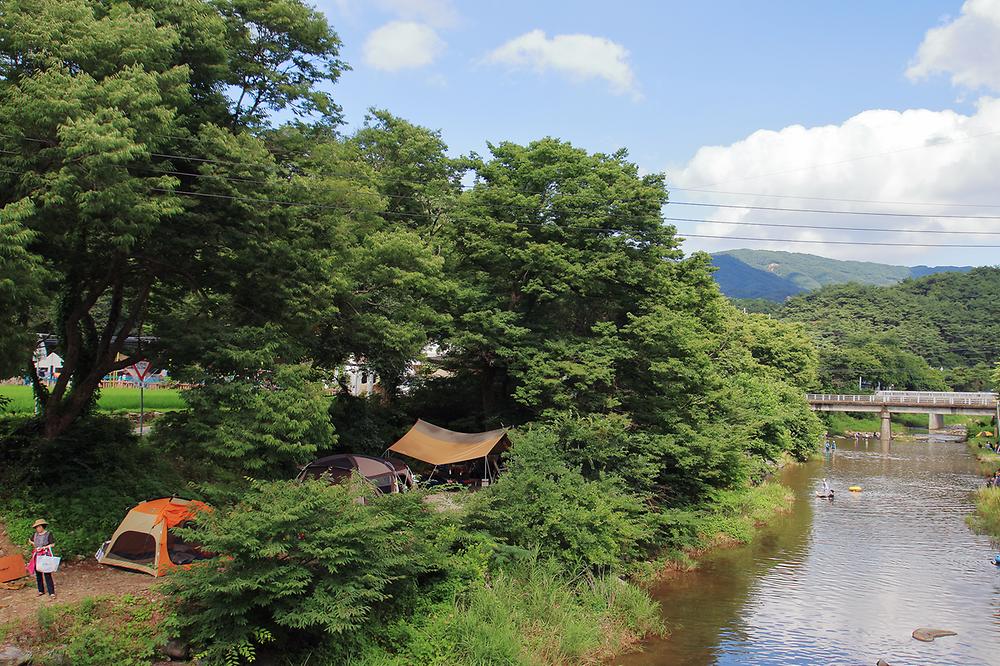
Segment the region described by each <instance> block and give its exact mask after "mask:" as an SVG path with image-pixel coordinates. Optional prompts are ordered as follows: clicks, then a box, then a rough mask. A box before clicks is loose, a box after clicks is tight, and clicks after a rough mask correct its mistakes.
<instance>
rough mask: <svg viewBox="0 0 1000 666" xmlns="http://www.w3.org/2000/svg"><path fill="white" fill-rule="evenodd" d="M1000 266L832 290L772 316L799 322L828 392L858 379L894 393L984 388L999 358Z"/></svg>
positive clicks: (811, 295) (793, 300) (796, 302)
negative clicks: (815, 350)
mask: <svg viewBox="0 0 1000 666" xmlns="http://www.w3.org/2000/svg"><path fill="white" fill-rule="evenodd" d="M998 302H1000V268H989V267H986V268H975V269H972V270H971V271H969V272H968V273H938V274H934V275H928V276H926V277H922V278H919V279H908V280H904V281H903V282H902V283H900V284H898V285H893V286H888V287H878V286H872V285H859V284H843V285H831V286H827V287H824V288H822V289H819V290H817V291H815V292H812V293H809V294H802V295H799V296H795V297H793V298H790V299H789V300H788V301H787V302H786V303H785V304H784V306H783V307H782V308H781V309H780V310H778V312H777V313H776V316H778V317H781V318H785V319H788V320H793V321H798V322H802V323H804V324H805V325H806V326H807V327H808V328H809V329H810V330H811V331H812V332H813V335H814V337H815V339H816V341H817V345H818V347H819V350H820V359H821V368H820V372H821V378H822V381H823V382H824V383H825V384H826V385H827V386H829V387H847V386H857V383H858V378H859V377H861V378H862V381H863V382H871V383H872V384H874V385H876V386H877V385H879V384H881V385H882V386H887V385H893V386H895V387H896V388H912V389H943V388H954V389H956V390H983V389H986V388H989V386H990V381H989V375H990V370H991V367H992V365H993V364H994V363H996V361H997V359H998V358H1000V321H998V320H997V317H996V313H997V311H998V306H997V304H998Z"/></svg>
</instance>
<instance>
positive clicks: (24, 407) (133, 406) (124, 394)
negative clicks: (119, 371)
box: [0, 385, 185, 414]
mask: <svg viewBox="0 0 1000 666" xmlns="http://www.w3.org/2000/svg"><path fill="white" fill-rule="evenodd" d="M0 396H3V397H5V398H10V399H11V402H10V404H8V405H7V407H6V408H5V409H4V410H2V411H5V412H6V413H8V414H10V413H14V414H30V413H31V412H33V411H34V409H35V406H34V399H33V397H32V395H31V387H30V386H6V385H3V386H0ZM144 403H145V408H146V411H149V412H170V411H176V410H178V409H184V407H185V405H184V400H183V399H182V398H181V392H180V391H179V390H178V389H169V388H158V389H148V388H147V389H146V390H145V396H144ZM97 408H98V410H99V411H102V412H138V411H139V389H137V388H106V389H101V399H100V401H99V402H98V403H97Z"/></svg>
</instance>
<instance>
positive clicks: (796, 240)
mask: <svg viewBox="0 0 1000 666" xmlns="http://www.w3.org/2000/svg"><path fill="white" fill-rule="evenodd" d="M664 219H669V218H664ZM677 235H678V236H680V237H681V238H714V239H716V240H741V241H758V242H762V243H809V244H812V245H867V246H874V247H964V248H969V249H1000V245H978V244H976V245H969V244H958V243H877V242H874V241H837V240H806V239H803V238H760V237H752V236H713V235H711V234H688V233H684V232H680V231H678V232H677Z"/></svg>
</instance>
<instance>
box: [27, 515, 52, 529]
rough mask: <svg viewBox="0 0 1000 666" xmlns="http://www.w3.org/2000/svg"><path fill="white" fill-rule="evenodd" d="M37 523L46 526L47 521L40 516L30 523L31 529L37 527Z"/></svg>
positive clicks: (47, 524)
mask: <svg viewBox="0 0 1000 666" xmlns="http://www.w3.org/2000/svg"><path fill="white" fill-rule="evenodd" d="M39 525H41V526H42V527H48V526H49V523H48V522H47V521H46V520H44V519H42V518H39V519H38V520H36V521H35V522H34V523H32V525H31V529H34V528H36V527H38V526H39Z"/></svg>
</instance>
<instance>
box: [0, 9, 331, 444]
mask: <svg viewBox="0 0 1000 666" xmlns="http://www.w3.org/2000/svg"><path fill="white" fill-rule="evenodd" d="M338 48H339V41H338V39H337V36H336V34H335V33H334V32H333V31H332V30H331V29H330V28H329V26H328V25H327V24H326V21H325V19H324V18H323V17H322V15H321V14H319V13H318V12H316V11H315V10H312V9H309V8H307V7H306V6H304V5H303V4H302V3H301V2H298V1H297V0H280V1H277V2H268V1H265V0H217V1H215V2H208V3H206V2H202V1H200V0H179V1H171V2H164V1H162V0H134V1H132V2H127V1H124V0H111V1H108V2H103V1H102V2H98V1H96V0H23V1H17V0H15V1H13V2H10V3H7V4H6V6H5V9H4V12H3V16H2V19H0V145H2V148H3V149H2V152H0V209H2V212H3V215H4V217H5V218H7V217H11V218H12V219H16V220H17V222H19V223H20V225H22V226H23V228H24V229H25V230H26V231H27V232H31V233H32V234H33V235H32V237H31V240H30V242H29V245H28V247H29V249H30V251H31V252H32V253H33V254H34V255H35V256H36V257H37V258H38V259H39V260H40V262H41V265H42V266H43V267H44V268H45V269H46V270H47V271H48V274H49V276H50V278H51V281H50V283H49V292H50V294H49V296H50V302H51V305H52V307H51V308H50V311H49V312H48V313H46V314H45V315H44V316H41V317H39V318H38V319H36V320H35V322H34V323H35V324H36V325H37V326H38V327H40V328H43V329H44V330H46V331H47V332H49V333H51V334H52V335H53V336H54V337H56V338H57V339H58V340H59V341H60V343H61V348H62V351H63V356H64V358H65V366H64V368H63V372H62V374H61V376H60V377H59V380H58V381H57V382H56V384H55V385H54V386H53V387H52V389H51V391H48V390H47V389H46V388H45V387H43V386H42V385H41V384H40V383H37V382H36V385H37V388H38V392H39V394H40V398H41V405H42V409H43V414H44V418H45V433H46V435H47V436H49V437H53V436H55V435H57V434H59V433H60V432H62V431H63V430H65V428H67V427H68V426H69V424H70V423H72V421H73V420H74V419H76V418H77V417H78V416H79V415H80V414H81V413H83V412H84V411H85V410H86V409H87V407H88V406H89V405H90V403H91V402H92V400H93V397H94V393H95V390H96V389H97V387H98V385H99V382H100V380H101V378H103V377H104V376H105V375H106V374H107V373H108V372H110V371H113V370H115V369H119V368H122V367H125V366H127V365H129V364H131V363H133V362H134V361H135V360H136V359H135V354H136V353H137V350H135V349H132V348H130V347H129V346H128V345H127V342H128V340H129V338H130V337H133V336H136V335H137V334H138V333H139V331H140V329H141V328H142V325H143V322H144V321H145V320H147V319H151V318H155V316H156V314H157V313H163V312H167V311H169V310H171V309H172V308H173V307H174V304H175V303H183V301H184V299H185V298H186V297H189V296H190V295H193V294H199V295H201V296H202V300H203V302H210V301H211V295H210V294H208V295H207V296H206V293H205V292H206V287H213V286H218V285H219V284H222V283H225V282H226V281H227V280H228V281H229V283H230V284H231V283H232V282H233V280H232V279H231V278H232V275H233V272H232V271H233V269H234V268H235V267H237V266H238V267H239V268H241V269H244V270H245V271H247V269H248V268H249V267H248V264H252V263H254V260H256V259H261V258H263V257H269V256H273V254H274V253H273V251H272V249H273V248H272V247H270V245H271V244H272V243H278V244H280V243H282V242H285V241H287V240H288V238H289V235H290V233H289V230H288V225H287V224H285V221H286V220H287V217H285V216H283V215H280V214H275V209H276V206H275V205H273V204H264V203H262V202H261V201H254V200H253V199H254V198H257V199H265V200H271V198H274V199H278V198H280V196H281V195H283V194H284V193H285V191H286V190H287V189H288V184H287V180H286V179H282V178H281V177H280V174H281V170H280V167H279V165H278V164H277V163H276V162H275V160H273V159H272V158H271V156H270V153H269V152H268V150H267V149H266V148H265V146H264V143H263V142H262V141H261V140H260V139H259V138H255V137H253V136H251V135H250V134H247V133H245V130H246V129H249V128H252V127H256V126H260V125H261V124H263V123H264V122H265V119H266V114H267V113H268V112H270V111H276V110H281V109H284V108H291V109H292V110H293V111H296V112H302V113H305V112H314V113H318V114H320V115H321V116H322V117H323V118H327V119H330V120H331V121H332V120H336V119H337V117H338V113H339V111H338V109H337V107H336V105H334V104H333V103H332V101H331V100H330V98H329V96H328V95H327V94H326V93H321V92H318V91H317V90H316V89H315V85H316V84H318V83H320V82H322V81H324V80H335V79H336V78H337V76H338V75H339V72H340V70H341V69H342V63H340V61H339V60H338V59H337V53H338ZM234 88H235V89H236V90H237V91H238V92H237V94H236V95H235V96H232V95H228V94H227V93H232V91H233V89H234ZM248 193H249V194H252V196H248ZM294 231H298V229H295V230H294ZM232 257H238V258H239V261H236V262H232V261H230V259H231V258H232ZM254 266H255V267H256V269H257V271H258V272H257V273H256V274H255V273H254V270H253V269H249V271H248V272H244V273H243V274H242V276H241V280H240V281H241V282H242V283H243V288H244V289H253V290H254V292H255V294H257V295H260V294H262V293H264V290H263V286H264V284H265V283H266V282H267V278H268V276H267V275H266V274H263V273H262V272H260V269H262V268H264V269H266V267H267V262H262V263H257V264H254ZM219 269H222V270H221V274H220V270H219ZM247 278H249V279H247ZM255 305H256V303H255ZM320 307H321V306H320ZM290 308H291V306H289V305H287V304H282V306H281V308H280V310H281V311H280V312H278V313H277V315H279V316H274V315H273V313H272V314H270V315H269V314H265V313H261V318H262V319H268V320H271V321H274V322H278V323H279V325H280V323H281V321H282V318H281V316H280V315H283V314H286V313H287V311H288V310H289V309H290ZM26 312H27V310H26V308H25V306H23V305H21V306H19V307H18V310H17V311H16V314H15V315H13V316H15V317H21V318H22V319H23V318H24V317H25V316H26ZM146 330H147V332H148V331H149V329H148V328H147V329H146ZM148 352H149V350H147V353H148ZM123 357H124V358H123ZM29 361H30V350H29V352H28V353H26V354H25V357H24V361H23V365H24V366H27V365H28V363H29Z"/></svg>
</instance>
